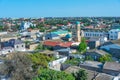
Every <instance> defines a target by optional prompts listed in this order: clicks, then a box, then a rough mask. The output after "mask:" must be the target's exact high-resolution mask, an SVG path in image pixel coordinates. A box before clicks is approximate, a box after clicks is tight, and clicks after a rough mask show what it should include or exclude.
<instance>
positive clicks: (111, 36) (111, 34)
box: [108, 29, 120, 40]
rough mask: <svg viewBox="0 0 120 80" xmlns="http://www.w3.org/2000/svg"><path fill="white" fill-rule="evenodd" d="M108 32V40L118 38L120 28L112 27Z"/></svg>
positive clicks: (119, 37) (119, 36)
mask: <svg viewBox="0 0 120 80" xmlns="http://www.w3.org/2000/svg"><path fill="white" fill-rule="evenodd" d="M108 33H109V39H110V40H118V39H120V29H112V30H110V31H109V32H108Z"/></svg>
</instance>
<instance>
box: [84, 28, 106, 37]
mask: <svg viewBox="0 0 120 80" xmlns="http://www.w3.org/2000/svg"><path fill="white" fill-rule="evenodd" d="M103 36H104V37H105V36H106V37H108V34H107V32H105V31H99V30H97V31H96V30H84V37H86V38H91V37H103Z"/></svg>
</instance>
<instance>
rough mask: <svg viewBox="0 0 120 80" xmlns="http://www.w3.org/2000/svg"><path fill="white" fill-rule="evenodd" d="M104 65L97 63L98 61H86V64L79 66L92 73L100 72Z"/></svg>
mask: <svg viewBox="0 0 120 80" xmlns="http://www.w3.org/2000/svg"><path fill="white" fill-rule="evenodd" d="M102 65H103V64H102V63H101V62H97V61H85V62H84V63H80V64H79V66H80V67H81V68H85V69H88V70H92V71H98V72H99V71H101V70H102Z"/></svg>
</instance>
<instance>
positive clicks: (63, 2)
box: [0, 0, 120, 18]
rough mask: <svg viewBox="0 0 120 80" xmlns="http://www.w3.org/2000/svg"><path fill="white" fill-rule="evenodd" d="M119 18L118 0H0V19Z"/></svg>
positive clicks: (119, 5) (119, 1)
mask: <svg viewBox="0 0 120 80" xmlns="http://www.w3.org/2000/svg"><path fill="white" fill-rule="evenodd" d="M93 16H95V17H102V16H104V17H109V16H120V0H0V17H12V18H20V17H26V18H27V17H36V18H37V17H93Z"/></svg>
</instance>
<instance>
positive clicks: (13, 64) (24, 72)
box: [2, 53, 35, 80]
mask: <svg viewBox="0 0 120 80" xmlns="http://www.w3.org/2000/svg"><path fill="white" fill-rule="evenodd" d="M4 65H5V67H4V68H3V71H2V72H3V74H6V75H9V76H10V78H11V80H31V79H32V77H33V76H35V72H33V70H32V67H31V66H32V62H31V61H30V59H29V58H28V57H27V54H25V53H11V54H10V55H8V58H6V60H5V62H4Z"/></svg>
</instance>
